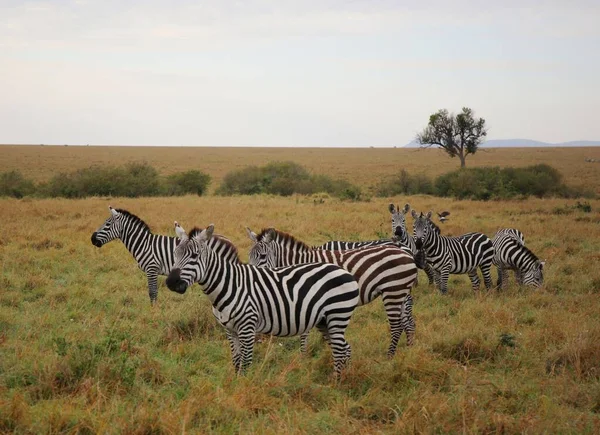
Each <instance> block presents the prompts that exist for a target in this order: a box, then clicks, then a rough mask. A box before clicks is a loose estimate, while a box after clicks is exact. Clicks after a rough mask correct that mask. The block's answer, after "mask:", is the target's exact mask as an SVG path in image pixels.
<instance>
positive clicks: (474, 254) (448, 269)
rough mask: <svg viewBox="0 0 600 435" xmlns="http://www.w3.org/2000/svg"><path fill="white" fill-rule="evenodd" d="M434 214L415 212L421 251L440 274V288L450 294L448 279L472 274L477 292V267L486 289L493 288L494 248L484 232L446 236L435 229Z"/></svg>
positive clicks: (415, 224)
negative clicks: (432, 220)
mask: <svg viewBox="0 0 600 435" xmlns="http://www.w3.org/2000/svg"><path fill="white" fill-rule="evenodd" d="M431 214H432V213H431V211H430V212H429V213H427V214H426V215H423V213H421V214H417V212H416V211H415V210H412V216H413V218H414V219H415V221H414V224H413V225H414V232H415V237H416V245H417V248H419V249H423V250H424V252H425V255H426V258H427V262H428V263H429V265H430V266H431V268H432V269H433V270H435V272H436V281H437V285H438V287H439V289H440V291H441V292H442V294H446V293H447V292H448V278H449V275H450V274H451V273H452V274H462V273H466V274H468V275H469V278H470V280H471V284H472V287H473V290H474V291H476V290H478V289H479V283H480V281H479V277H478V276H477V268H478V267H479V269H481V273H482V275H483V280H484V282H485V287H486V288H487V289H490V288H491V287H492V277H491V274H490V268H491V265H492V260H493V257H494V246H493V244H492V241H491V240H490V238H489V237H488V236H486V235H485V234H482V233H468V234H463V235H462V236H458V237H446V236H442V235H440V234H438V233H437V232H436V231H434V230H433V226H432V222H431Z"/></svg>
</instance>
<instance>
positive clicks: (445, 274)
mask: <svg viewBox="0 0 600 435" xmlns="http://www.w3.org/2000/svg"><path fill="white" fill-rule="evenodd" d="M449 278H450V269H448V268H444V269H442V270H441V271H440V272H439V282H440V292H441V293H442V294H443V295H445V294H447V293H448V279H449Z"/></svg>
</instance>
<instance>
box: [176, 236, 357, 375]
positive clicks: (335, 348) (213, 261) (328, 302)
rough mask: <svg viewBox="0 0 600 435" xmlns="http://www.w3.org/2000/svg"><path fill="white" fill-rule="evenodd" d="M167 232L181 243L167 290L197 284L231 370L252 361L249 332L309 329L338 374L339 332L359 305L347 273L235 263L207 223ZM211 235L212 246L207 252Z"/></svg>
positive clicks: (342, 350) (231, 249)
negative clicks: (324, 344)
mask: <svg viewBox="0 0 600 435" xmlns="http://www.w3.org/2000/svg"><path fill="white" fill-rule="evenodd" d="M175 231H176V232H177V235H178V236H179V238H180V239H181V242H180V243H179V245H178V246H177V248H176V249H175V264H174V266H173V269H172V270H171V272H170V273H169V276H168V278H167V287H169V289H171V290H172V291H175V292H177V293H180V294H183V293H185V291H186V290H187V288H188V287H189V286H190V285H192V284H194V283H195V282H198V283H200V286H201V287H202V290H203V292H204V294H206V296H207V297H208V298H209V300H210V302H211V304H212V306H213V314H214V315H215V317H217V319H218V321H219V323H221V325H223V326H224V327H225V328H226V330H227V338H228V340H229V345H230V348H231V353H232V360H233V366H234V369H235V370H236V372H237V373H239V374H243V373H245V372H246V369H247V368H248V366H249V365H250V364H251V363H252V353H253V349H254V339H255V336H256V334H259V333H262V334H271V335H275V336H293V335H301V334H304V333H306V332H308V331H309V330H310V329H311V328H313V327H315V326H316V327H317V329H318V330H319V331H320V332H321V334H323V337H324V338H325V339H326V340H327V341H328V343H329V345H330V347H331V350H332V353H333V361H334V375H335V377H336V378H338V377H339V375H340V372H341V370H342V368H343V367H344V366H346V364H347V362H348V361H349V359H350V355H351V348H350V344H348V342H347V341H346V339H345V338H344V333H345V331H346V327H347V326H348V322H349V320H350V317H351V315H352V313H353V311H354V309H355V308H356V306H357V304H358V301H359V299H358V283H357V282H356V280H355V279H354V277H353V276H352V275H351V274H350V273H348V272H346V271H345V270H344V269H342V268H341V267H338V266H335V265H332V264H323V263H310V264H303V265H299V266H291V267H282V268H277V269H266V268H259V267H256V266H252V265H248V264H244V263H242V262H241V261H240V260H239V256H238V252H237V249H236V247H235V246H234V245H233V244H232V243H231V242H230V241H228V240H226V239H221V238H219V237H218V236H214V237H213V231H214V225H210V226H208V227H207V228H206V229H204V230H200V229H198V228H194V229H193V230H192V231H190V233H189V234H187V233H186V232H185V230H184V229H183V228H181V227H180V226H178V225H176V226H175ZM211 238H212V239H216V242H215V244H216V245H217V246H219V249H212V248H211V247H210V245H209V244H208V241H209V240H211Z"/></svg>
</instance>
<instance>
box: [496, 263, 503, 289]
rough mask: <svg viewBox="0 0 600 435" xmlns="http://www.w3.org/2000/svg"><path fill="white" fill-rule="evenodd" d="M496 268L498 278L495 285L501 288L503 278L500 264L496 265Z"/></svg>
mask: <svg viewBox="0 0 600 435" xmlns="http://www.w3.org/2000/svg"><path fill="white" fill-rule="evenodd" d="M496 270H498V280H497V281H496V287H497V288H499V289H502V284H503V280H504V278H503V277H502V273H503V269H502V267H501V266H496Z"/></svg>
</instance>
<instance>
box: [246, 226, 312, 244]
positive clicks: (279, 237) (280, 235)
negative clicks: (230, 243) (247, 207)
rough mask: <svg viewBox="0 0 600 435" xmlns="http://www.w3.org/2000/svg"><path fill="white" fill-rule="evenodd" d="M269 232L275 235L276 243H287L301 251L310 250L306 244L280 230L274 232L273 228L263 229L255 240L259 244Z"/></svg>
mask: <svg viewBox="0 0 600 435" xmlns="http://www.w3.org/2000/svg"><path fill="white" fill-rule="evenodd" d="M269 231H273V232H274V233H275V240H276V241H278V242H284V243H285V242H289V243H290V244H291V245H293V246H296V247H299V248H301V249H312V248H311V247H310V246H308V245H307V244H306V243H304V242H303V241H301V240H298V239H296V238H295V237H294V236H292V235H291V234H288V233H285V232H283V231H280V230H276V229H275V228H263V230H262V231H261V232H260V234H259V235H258V236H256V240H257V241H259V242H260V241H261V240H262V239H263V237H264V236H265V235H266V234H267V233H268V232H269Z"/></svg>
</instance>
